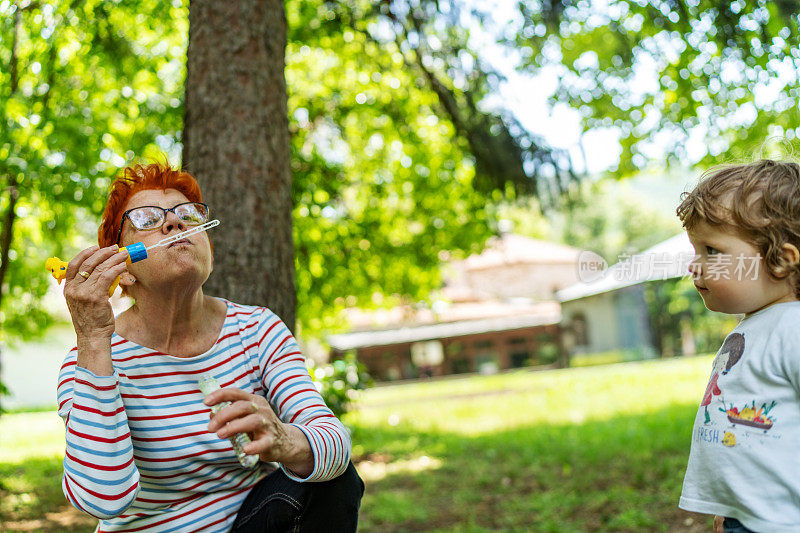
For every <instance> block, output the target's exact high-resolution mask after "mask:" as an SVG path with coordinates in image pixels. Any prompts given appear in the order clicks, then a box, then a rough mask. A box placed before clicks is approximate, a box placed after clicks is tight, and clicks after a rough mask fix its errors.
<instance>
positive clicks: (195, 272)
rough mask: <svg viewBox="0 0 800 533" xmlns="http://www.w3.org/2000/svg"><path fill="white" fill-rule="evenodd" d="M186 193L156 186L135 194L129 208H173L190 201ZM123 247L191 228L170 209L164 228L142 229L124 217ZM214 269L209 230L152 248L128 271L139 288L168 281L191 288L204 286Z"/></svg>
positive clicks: (159, 238) (154, 239) (127, 208)
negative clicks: (145, 256) (147, 206)
mask: <svg viewBox="0 0 800 533" xmlns="http://www.w3.org/2000/svg"><path fill="white" fill-rule="evenodd" d="M188 201H189V199H188V198H186V196H184V195H183V193H181V192H179V191H177V190H175V189H166V190H161V189H152V190H144V191H139V192H137V193H136V194H134V195H133V196H131V198H130V200H128V203H127V204H126V205H125V209H124V210H125V211H127V210H129V209H134V208H136V207H142V206H146V205H149V206H157V207H163V208H165V209H169V208H172V207H175V206H176V205H178V204H181V203H184V202H188ZM122 225H123V228H122V235H121V237H120V243H119V244H120V246H126V245H130V244H133V243H135V242H142V243H143V244H144V245H145V246H146V247H147V246H152V245H153V244H155V243H157V242H158V241H160V240H162V239H164V238H166V237H169V236H171V235H175V234H177V233H180V232H182V231H186V230H187V229H190V228H191V226H187V225H186V224H185V223H184V222H183V221H182V220H181V219H180V218H179V217H178V216H177V215H175V213H173V212H171V211H168V212H167V214H166V218H165V220H164V225H163V226H161V228H158V229H153V230H138V229H136V228H135V227H133V225H132V224H131V222H130V220H128V219H127V217H126V218H125V219H123V221H122ZM212 269H213V257H212V255H211V246H210V244H209V240H208V235H207V234H206V233H205V232H202V233H197V234H195V235H191V236H189V237H187V238H186V239H181V240H180V241H178V242H175V243H172V244H170V245H167V246H159V247H158V248H154V249H152V250H148V252H147V259H145V260H143V261H139V262H137V263H133V264H131V265H128V272H130V273H131V274H133V276H134V277H135V278H136V286H137V289H136V290H141V289H148V288H155V287H157V286H159V285H163V284H164V283H167V282H169V283H178V284H185V285H186V286H187V288H191V287H192V286H194V285H197V286H198V287H199V286H202V284H203V283H205V281H206V280H207V279H208V276H209V275H210V274H211V271H212Z"/></svg>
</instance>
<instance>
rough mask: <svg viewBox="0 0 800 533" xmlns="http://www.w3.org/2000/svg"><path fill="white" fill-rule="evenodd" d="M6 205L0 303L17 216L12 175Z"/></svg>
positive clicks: (0, 259)
mask: <svg viewBox="0 0 800 533" xmlns="http://www.w3.org/2000/svg"><path fill="white" fill-rule="evenodd" d="M7 190H8V206H7V207H6V212H5V214H4V216H3V225H2V231H0V304H2V302H3V283H4V282H5V279H6V272H8V261H9V259H10V257H11V241H12V240H13V239H14V221H15V220H16V218H17V213H16V211H15V209H16V207H17V198H19V191H18V190H17V181H16V179H15V178H14V177H13V176H9V177H8V187H7ZM2 386H3V384H2V383H0V394H2Z"/></svg>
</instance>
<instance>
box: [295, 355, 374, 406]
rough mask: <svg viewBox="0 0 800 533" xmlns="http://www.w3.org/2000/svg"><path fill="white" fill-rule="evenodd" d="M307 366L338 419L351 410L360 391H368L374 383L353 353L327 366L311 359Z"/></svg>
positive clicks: (315, 383) (318, 388)
mask: <svg viewBox="0 0 800 533" xmlns="http://www.w3.org/2000/svg"><path fill="white" fill-rule="evenodd" d="M307 365H308V372H309V374H311V379H313V380H314V385H315V386H316V387H317V390H318V391H319V393H320V394H321V395H322V398H323V399H324V400H325V403H326V404H327V405H328V407H329V408H330V410H331V411H333V414H334V415H336V416H337V417H341V416H342V415H343V414H345V413H346V412H347V411H348V410H349V409H350V406H351V402H352V401H353V400H355V398H356V397H357V395H358V391H360V390H364V389H366V388H367V387H369V386H371V385H372V383H373V381H372V378H371V377H370V375H369V374H368V373H367V370H366V367H365V366H364V365H363V364H361V363H360V362H358V360H357V359H356V356H355V354H352V353H350V354H347V355H345V356H344V358H343V359H337V360H336V361H332V362H331V363H327V364H317V363H314V361H312V360H311V359H309V360H308V362H307Z"/></svg>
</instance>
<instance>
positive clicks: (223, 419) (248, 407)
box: [208, 400, 257, 431]
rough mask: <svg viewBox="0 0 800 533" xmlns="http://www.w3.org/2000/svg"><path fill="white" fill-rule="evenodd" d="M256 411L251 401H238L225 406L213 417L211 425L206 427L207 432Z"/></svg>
mask: <svg viewBox="0 0 800 533" xmlns="http://www.w3.org/2000/svg"><path fill="white" fill-rule="evenodd" d="M256 411H257V409H256V408H255V407H254V405H253V402H252V401H247V400H239V401H237V402H234V403H232V404H231V405H229V406H227V407H226V408H225V409H220V411H219V412H218V413H216V414H215V415H213V417H212V418H211V423H210V424H209V425H208V430H209V431H216V430H217V429H218V428H221V427H222V426H224V425H225V424H227V423H229V422H231V421H232V420H236V419H237V418H242V417H244V416H247V415H252V414H255V413H256Z"/></svg>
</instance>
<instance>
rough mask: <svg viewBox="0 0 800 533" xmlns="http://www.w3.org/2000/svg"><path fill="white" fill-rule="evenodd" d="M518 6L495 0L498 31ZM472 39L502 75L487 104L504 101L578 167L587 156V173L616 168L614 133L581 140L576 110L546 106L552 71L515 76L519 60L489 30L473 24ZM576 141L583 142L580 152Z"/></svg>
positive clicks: (476, 0) (471, 1) (469, 1)
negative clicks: (498, 88) (502, 79)
mask: <svg viewBox="0 0 800 533" xmlns="http://www.w3.org/2000/svg"><path fill="white" fill-rule="evenodd" d="M462 1H463V4H464V5H465V6H467V7H470V6H474V7H476V8H478V9H480V10H482V11H485V10H486V5H485V4H484V3H483V2H481V1H480V0H462ZM517 2H518V0H493V2H492V6H493V9H492V10H491V12H490V13H491V15H492V17H493V19H494V23H495V27H496V28H497V29H498V30H500V29H502V28H504V27H506V26H508V25H514V24H515V21H516V20H518V19H519V13H518V12H517V10H516V4H517ZM471 39H472V42H473V44H474V46H475V49H477V50H480V55H481V57H482V59H483V60H485V61H486V62H487V64H491V65H492V66H493V67H495V68H497V69H498V70H499V71H501V72H502V73H503V74H504V75H505V77H506V80H505V81H504V82H502V83H501V85H500V92H499V94H496V95H494V96H493V97H491V98H490V99H489V104H490V105H493V104H500V103H502V105H504V106H506V107H507V108H509V109H510V110H511V111H512V112H513V113H514V116H515V117H516V118H517V119H518V120H519V121H520V123H521V124H522V125H523V126H524V127H525V128H527V129H528V131H530V132H532V133H534V134H537V135H540V136H541V137H542V138H544V139H545V140H546V141H547V143H548V144H550V145H551V146H552V147H554V148H561V149H565V150H568V151H569V152H570V155H571V156H572V158H573V160H574V161H575V162H576V163H577V164H579V165H580V164H582V161H583V158H584V155H583V154H585V157H586V165H587V168H586V169H585V170H587V171H588V173H589V174H597V173H601V172H604V171H606V170H608V169H609V168H611V167H613V166H614V165H616V163H617V162H618V161H619V157H620V154H621V153H622V149H621V147H620V145H619V134H618V132H617V131H616V130H615V129H613V128H608V129H596V130H593V131H590V132H587V133H586V134H584V135H583V138H581V124H580V115H579V114H578V112H577V111H576V110H574V109H572V108H570V107H569V106H567V105H565V104H555V105H553V106H551V105H550V104H549V103H548V99H549V98H550V97H551V96H552V95H553V93H554V91H555V89H556V85H557V74H556V71H555V70H554V69H542V70H541V71H540V72H539V73H538V74H537V75H535V76H532V75H530V74H522V73H519V72H517V71H516V70H515V68H514V64H515V62H516V60H517V58H516V57H514V56H513V53H509V51H508V49H507V48H503V47H501V46H499V45H497V44H496V42H495V36H494V34H493V33H492V32H491V30H489V31H486V30H484V29H482V28H480V27H479V26H477V25H475V26H473V27H472V28H471ZM580 143H582V144H583V154H582V153H581V149H580Z"/></svg>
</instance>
